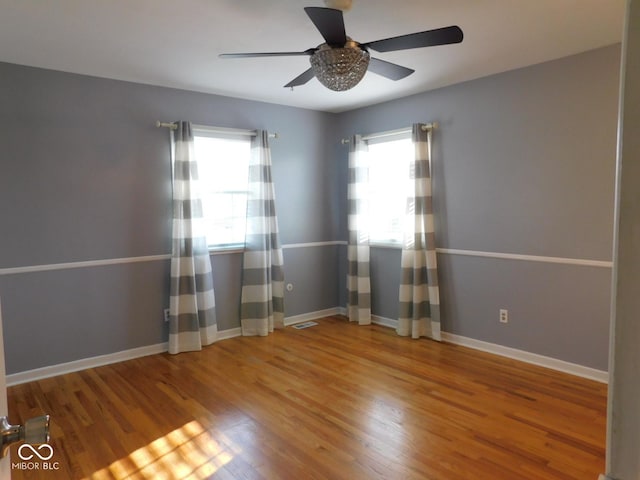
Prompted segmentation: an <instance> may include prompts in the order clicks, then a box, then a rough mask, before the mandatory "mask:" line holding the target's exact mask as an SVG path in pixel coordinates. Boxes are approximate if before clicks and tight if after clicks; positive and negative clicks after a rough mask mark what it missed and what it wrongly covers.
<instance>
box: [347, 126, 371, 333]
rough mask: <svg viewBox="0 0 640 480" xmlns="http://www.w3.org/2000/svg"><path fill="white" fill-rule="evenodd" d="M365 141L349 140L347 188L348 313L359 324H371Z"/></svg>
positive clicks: (367, 176) (357, 138) (356, 136)
mask: <svg viewBox="0 0 640 480" xmlns="http://www.w3.org/2000/svg"><path fill="white" fill-rule="evenodd" d="M367 150H368V146H367V143H366V142H365V141H364V140H362V137H361V136H360V135H354V136H353V137H352V138H351V141H350V142H349V185H348V190H347V202H348V206H347V209H348V210H347V215H348V235H349V238H348V240H349V242H348V245H347V315H348V316H349V321H352V322H358V324H359V325H369V324H370V323H371V279H370V276H369V201H368V194H367V189H368V182H369V168H368V166H367V161H366V155H363V153H366V152H367Z"/></svg>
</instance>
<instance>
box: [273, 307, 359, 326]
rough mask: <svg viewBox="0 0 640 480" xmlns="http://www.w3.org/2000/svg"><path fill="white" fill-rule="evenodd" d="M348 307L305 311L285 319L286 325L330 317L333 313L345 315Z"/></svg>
mask: <svg viewBox="0 0 640 480" xmlns="http://www.w3.org/2000/svg"><path fill="white" fill-rule="evenodd" d="M345 311H346V309H345V308H341V307H334V308H327V309H325V310H318V311H316V312H309V313H303V314H301V315H293V316H291V317H287V318H285V319H284V326H285V327H288V326H290V325H295V324H296V323H302V322H308V321H310V320H317V319H319V318H324V317H330V316H332V315H344V313H345Z"/></svg>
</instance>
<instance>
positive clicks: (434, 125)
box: [341, 122, 440, 145]
mask: <svg viewBox="0 0 640 480" xmlns="http://www.w3.org/2000/svg"><path fill="white" fill-rule="evenodd" d="M439 127H440V124H439V123H438V122H432V123H427V124H425V125H422V130H423V131H425V132H426V131H427V130H435V129H437V128H439ZM403 133H411V127H409V128H400V129H398V130H389V131H387V132H380V133H372V134H370V135H364V136H363V137H362V139H363V140H373V139H374V138H384V137H392V136H393V135H402V134H403ZM350 141H351V140H349V139H348V138H343V139H342V140H341V142H342V144H343V145H345V144H347V143H349V142H350Z"/></svg>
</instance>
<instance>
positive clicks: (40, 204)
mask: <svg viewBox="0 0 640 480" xmlns="http://www.w3.org/2000/svg"><path fill="white" fill-rule="evenodd" d="M177 119H186V120H190V121H192V122H194V123H198V124H207V125H216V126H222V127H236V128H247V129H254V128H264V129H267V130H269V131H272V132H278V133H279V134H280V138H279V139H278V140H273V141H272V142H271V147H272V159H273V176H274V181H275V184H276V195H277V200H276V203H277V208H278V211H279V217H280V218H279V219H280V230H281V233H282V242H283V243H284V244H289V243H304V242H321V241H327V240H332V239H334V238H335V237H336V234H335V232H336V231H337V229H338V227H337V225H338V218H339V211H338V203H337V198H338V196H337V195H336V193H335V192H336V188H337V187H336V185H337V183H338V182H337V181H336V179H335V173H334V174H332V172H331V169H330V168H327V167H326V165H327V163H328V158H330V155H331V152H330V151H328V150H327V147H326V142H325V139H326V138H327V137H328V136H329V134H328V131H329V128H330V124H331V119H332V116H331V115H330V114H326V113H321V112H314V111H309V110H303V109H296V108H290V107H283V106H277V105H271V104H266V103H259V102H251V101H245V100H239V99H233V98H226V97H220V96H214V95H206V94H200V93H194V92H186V91H180V90H172V89H166V88H159V87H152V86H147V85H138V84H132V83H126V82H119V81H112V80H106V79H98V78H92V77H86V76H80V75H72V74H66V73H61V72H53V71H47V70H41V69H34V68H28V67H21V66H16V65H9V64H1V63H0V140H1V143H2V146H3V149H2V160H1V165H2V172H3V173H2V175H1V176H0V205H2V215H1V218H2V235H1V236H0V269H7V268H11V267H25V266H32V265H50V264H58V263H66V262H81V261H87V260H102V259H114V258H131V257H140V256H149V255H163V254H168V253H170V233H171V232H170V214H171V210H170V209H171V197H170V195H171V186H170V165H169V137H168V132H167V130H166V129H157V128H156V127H155V121H156V120H163V121H171V120H177ZM305 250H307V249H295V251H293V250H292V251H291V252H289V251H286V253H285V259H286V265H285V269H286V272H285V273H286V276H287V279H288V280H289V281H294V283H295V284H296V285H295V286H296V288H295V289H294V291H293V292H292V293H287V299H286V301H287V306H286V310H287V311H286V314H287V315H288V316H291V315H297V314H302V313H307V312H309V311H313V310H316V309H318V310H321V309H325V308H331V307H335V306H336V305H337V304H338V303H339V299H338V294H337V287H336V286H335V279H336V278H337V272H336V269H337V255H338V251H337V248H336V247H335V246H331V245H330V246H327V247H313V248H311V249H308V250H309V252H308V253H309V254H308V255H307V254H306V253H307V252H305ZM241 261H242V257H241V255H239V254H228V255H213V256H212V263H213V269H214V271H215V273H216V279H215V289H216V300H217V310H218V321H219V328H220V329H230V328H236V327H239V320H238V304H239V300H238V299H239V282H240V265H241ZM318 265H321V266H322V267H323V268H318ZM168 268H169V262H168V261H165V260H160V261H154V262H142V263H125V264H122V265H110V266H100V267H90V268H75V269H65V270H56V271H47V272H36V273H26V274H24V273H23V274H11V275H0V296H1V297H2V304H3V313H4V327H5V337H4V338H5V343H6V357H7V362H6V366H7V372H8V373H15V372H20V371H25V370H30V369H34V368H38V367H44V366H50V365H55V364H59V363H63V362H68V361H73V360H78V359H82V358H87V357H93V356H96V355H101V354H108V353H114V352H118V351H122V350H126V349H131V348H136V347H142V346H147V345H154V344H158V343H160V342H163V341H166V338H167V331H166V326H165V325H164V323H163V321H162V318H163V315H162V311H163V308H165V307H166V305H167V304H168V284H167V275H168ZM331 285H333V286H331Z"/></svg>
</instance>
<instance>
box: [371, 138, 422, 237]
mask: <svg viewBox="0 0 640 480" xmlns="http://www.w3.org/2000/svg"><path fill="white" fill-rule="evenodd" d="M412 155H413V144H412V143H411V139H410V138H403V139H395V140H390V141H382V142H380V141H379V142H376V143H370V144H369V153H368V156H369V198H370V200H371V203H370V208H371V215H372V217H373V218H374V219H375V221H372V222H371V232H370V239H371V242H373V243H394V244H401V243H402V237H403V233H402V223H403V221H404V217H405V209H406V202H407V188H408V186H409V164H410V159H411V157H412Z"/></svg>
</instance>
